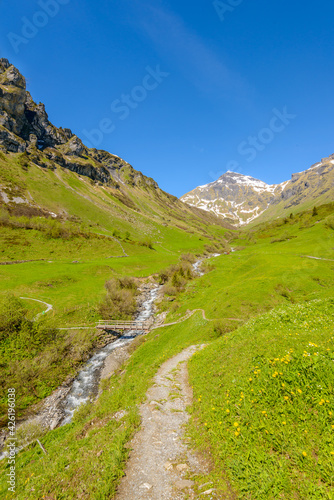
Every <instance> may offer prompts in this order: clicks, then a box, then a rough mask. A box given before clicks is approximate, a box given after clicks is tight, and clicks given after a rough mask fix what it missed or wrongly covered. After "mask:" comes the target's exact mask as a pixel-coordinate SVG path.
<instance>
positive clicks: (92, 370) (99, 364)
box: [61, 287, 159, 425]
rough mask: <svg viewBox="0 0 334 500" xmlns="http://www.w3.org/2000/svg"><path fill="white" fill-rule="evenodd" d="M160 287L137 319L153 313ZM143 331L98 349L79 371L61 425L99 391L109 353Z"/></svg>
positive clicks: (142, 318)
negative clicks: (102, 371) (101, 376)
mask: <svg viewBox="0 0 334 500" xmlns="http://www.w3.org/2000/svg"><path fill="white" fill-rule="evenodd" d="M158 290H159V287H156V288H154V289H153V290H151V291H150V296H149V298H148V299H147V300H145V301H144V302H143V304H142V306H141V311H140V312H139V313H138V315H137V317H136V320H137V321H146V320H148V319H149V318H150V317H151V316H152V315H153V305H154V301H155V300H156V298H157V295H158ZM140 334H141V332H137V331H134V330H132V331H129V332H127V333H126V334H124V335H122V336H121V337H120V338H119V339H117V340H116V341H115V342H112V343H111V344H108V345H107V346H105V347H103V348H102V349H100V350H99V351H97V352H96V353H95V354H94V355H93V356H92V357H91V358H90V360H89V361H88V362H87V363H86V364H85V366H84V367H83V369H82V370H81V371H80V372H79V374H78V376H77V377H76V379H75V380H74V382H73V385H72V388H71V390H70V392H69V393H68V395H67V398H66V400H65V404H64V414H65V417H64V419H63V421H62V423H61V425H65V424H68V423H70V422H71V420H72V417H73V413H74V412H75V410H76V409H77V408H78V407H79V406H80V405H82V404H84V403H86V402H87V401H89V400H90V399H91V397H92V396H96V395H97V392H98V387H99V382H100V374H101V370H102V368H103V365H104V361H105V359H106V358H107V357H108V356H109V354H110V353H111V352H112V351H114V350H115V349H118V348H119V347H123V346H124V345H126V344H128V343H130V342H132V340H133V339H134V338H136V337H137V335H140Z"/></svg>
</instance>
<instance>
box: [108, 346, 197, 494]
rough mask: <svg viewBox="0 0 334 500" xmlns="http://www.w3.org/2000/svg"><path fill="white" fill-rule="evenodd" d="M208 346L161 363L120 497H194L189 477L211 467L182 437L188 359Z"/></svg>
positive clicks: (188, 392) (189, 393) (187, 395)
mask: <svg viewBox="0 0 334 500" xmlns="http://www.w3.org/2000/svg"><path fill="white" fill-rule="evenodd" d="M203 347H205V346H204V345H202V346H191V347H188V348H187V349H185V350H184V351H182V352H181V353H179V354H178V355H176V356H174V357H173V358H171V359H169V360H168V361H166V362H165V363H164V364H163V365H162V366H161V367H160V369H159V371H158V373H157V375H156V376H155V379H154V382H155V383H154V385H153V386H152V387H151V388H150V389H149V390H148V392H147V402H146V403H144V404H142V405H141V407H140V414H141V418H142V426H141V430H140V431H139V432H138V433H137V434H136V435H135V437H134V439H133V440H132V442H131V443H130V445H131V448H132V451H131V453H130V458H129V461H128V463H127V468H126V475H125V476H124V477H123V479H122V480H121V484H120V486H119V489H118V493H117V494H116V497H115V499H116V500H130V499H136V500H137V499H146V500H162V499H164V500H179V499H180V500H181V499H184V498H186V496H185V495H190V498H193V495H194V493H193V491H192V487H193V485H194V482H193V481H191V480H189V479H186V478H184V476H185V475H187V474H188V473H190V474H191V473H198V474H199V473H205V472H206V471H205V470H203V469H204V466H203V464H201V463H200V462H199V460H198V458H196V456H194V455H193V454H192V453H191V452H190V450H189V449H188V448H187V445H186V444H185V442H184V440H183V426H184V424H185V423H186V422H187V421H188V419H189V415H188V413H187V411H186V408H187V406H189V405H190V404H191V401H192V390H191V387H190V386H189V383H188V370H187V365H186V362H187V361H188V360H189V359H190V358H191V357H192V356H193V354H194V353H195V352H196V351H197V350H199V349H201V348H203ZM187 498H189V496H188V497H187Z"/></svg>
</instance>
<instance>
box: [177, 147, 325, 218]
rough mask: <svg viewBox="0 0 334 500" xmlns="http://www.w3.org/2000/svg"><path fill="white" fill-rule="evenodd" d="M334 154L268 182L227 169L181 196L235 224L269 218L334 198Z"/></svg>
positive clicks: (195, 205)
mask: <svg viewBox="0 0 334 500" xmlns="http://www.w3.org/2000/svg"><path fill="white" fill-rule="evenodd" d="M333 195H334V155H332V156H330V157H328V158H323V159H322V160H321V162H319V163H317V164H315V165H313V166H312V167H310V168H309V169H308V170H305V171H303V172H300V173H297V174H293V175H292V177H291V179H290V180H289V181H286V182H283V183H282V184H274V185H268V184H266V183H265V182H262V181H260V180H258V179H254V178H253V177H250V176H246V175H242V174H238V173H236V172H226V173H225V174H224V175H222V176H221V177H219V179H218V180H216V181H214V182H211V183H210V184H206V185H204V186H199V187H197V188H196V189H194V190H193V191H190V192H189V193H187V194H185V195H184V196H182V197H181V200H182V201H183V202H184V203H187V204H189V205H191V206H194V207H198V208H201V209H202V210H206V211H210V212H213V213H214V214H216V215H218V216H220V217H223V218H224V219H225V220H227V221H229V222H230V223H232V224H236V225H239V226H241V225H245V224H249V223H250V222H252V221H253V220H255V219H258V218H259V221H260V220H264V219H268V218H271V217H275V216H276V217H278V216H282V215H284V214H285V213H287V212H289V211H290V212H294V211H295V209H296V208H297V207H298V209H299V210H301V209H304V208H305V209H306V208H309V206H311V205H316V204H322V203H326V202H330V201H333Z"/></svg>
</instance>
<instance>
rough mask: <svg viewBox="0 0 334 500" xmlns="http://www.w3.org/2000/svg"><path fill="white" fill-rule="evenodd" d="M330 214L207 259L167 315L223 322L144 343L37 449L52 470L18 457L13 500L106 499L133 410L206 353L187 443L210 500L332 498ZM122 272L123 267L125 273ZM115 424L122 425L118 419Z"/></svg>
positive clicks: (308, 217)
mask: <svg viewBox="0 0 334 500" xmlns="http://www.w3.org/2000/svg"><path fill="white" fill-rule="evenodd" d="M332 213H333V207H332V206H331V205H327V206H324V207H319V209H318V213H317V214H315V215H313V214H312V212H310V213H304V214H300V216H298V217H295V218H293V219H289V220H286V221H285V220H281V221H276V222H275V223H271V224H267V225H263V226H261V227H259V228H258V229H257V231H255V230H252V231H248V232H240V233H239V235H238V239H234V241H233V242H231V243H232V246H233V245H235V246H236V247H237V248H238V250H237V251H236V252H235V253H231V254H230V255H222V256H220V257H217V258H213V259H211V260H210V261H209V267H208V270H209V272H208V273H207V274H206V275H204V276H202V277H201V278H197V279H196V280H194V281H191V282H190V283H189V285H188V287H187V289H186V291H185V292H183V293H180V294H179V295H178V296H177V298H176V300H174V302H173V306H172V309H173V312H171V313H170V319H176V318H177V317H179V316H181V315H182V314H183V312H185V311H186V310H187V309H194V308H197V307H200V308H203V309H205V311H206V315H207V317H208V318H217V320H218V321H205V320H204V319H203V318H202V317H201V315H200V313H197V314H195V315H194V316H192V317H191V318H190V319H189V320H187V321H185V322H183V323H180V324H178V325H175V326H172V327H167V328H163V329H160V330H155V331H153V332H151V333H150V334H149V335H148V336H146V337H145V338H141V339H140V340H138V344H137V348H136V350H135V351H134V353H133V355H132V357H131V358H130V360H129V361H128V362H127V363H126V365H125V367H123V368H122V371H120V372H118V373H117V374H115V375H114V376H113V377H112V378H111V379H110V381H108V382H104V383H103V394H102V396H101V398H100V399H99V401H98V402H97V403H96V404H95V405H87V406H85V407H83V408H82V409H81V410H80V411H79V412H78V413H77V415H76V418H75V421H74V422H73V423H72V424H70V425H68V426H65V427H63V428H60V429H57V430H55V431H52V432H50V433H48V434H47V435H46V436H45V437H43V438H41V439H42V441H43V444H44V445H45V446H46V448H47V450H48V455H47V456H45V455H43V453H42V451H41V450H40V449H39V448H37V447H36V446H35V445H31V446H30V448H29V449H27V450H26V451H25V452H22V453H20V454H19V456H18V473H19V476H20V486H19V490H18V493H17V498H18V499H21V498H22V499H23V498H25V499H26V498H36V491H38V492H40V493H39V495H40V496H39V497H38V498H42V497H43V495H45V496H47V495H50V494H51V495H53V496H54V497H55V498H69V499H70V498H73V497H74V496H76V497H77V496H81V498H92V497H94V498H101V499H104V498H105V499H107V498H110V497H112V495H113V493H114V491H115V488H116V487H117V482H118V480H119V478H120V477H121V475H122V471H123V469H124V464H125V460H126V457H127V455H128V449H127V447H126V443H127V442H128V440H129V439H130V437H131V436H132V435H133V433H134V432H135V431H136V430H137V429H138V425H139V418H138V408H137V405H138V403H140V402H141V401H143V400H144V399H145V393H146V390H147V388H148V386H149V385H150V383H151V381H152V378H153V376H154V374H155V373H156V370H157V368H158V367H159V366H160V364H161V363H162V362H163V361H164V360H166V359H168V358H169V357H171V356H172V355H174V354H176V353H177V352H180V351H181V350H182V349H183V348H185V347H187V346H189V345H191V344H195V343H199V342H205V343H207V344H208V347H207V348H206V349H204V350H203V351H201V352H200V353H198V354H196V355H195V357H194V358H193V360H192V361H191V363H190V381H191V384H192V386H193V388H194V394H195V400H194V405H193V407H192V408H191V413H192V418H191V422H190V424H189V426H188V433H189V436H190V437H191V439H192V443H193V446H195V447H197V448H199V449H200V450H201V451H202V453H203V455H204V456H205V457H206V458H207V459H208V460H209V461H210V463H211V472H210V474H209V476H205V477H198V478H197V483H198V485H200V484H204V483H207V482H208V481H212V482H213V485H214V487H215V488H216V489H217V497H218V498H249V499H265V498H266V499H267V498H268V499H277V498H286V499H295V498H296V499H305V498H319V499H320V498H328V499H330V498H332V496H333V486H332V480H333V472H334V471H333V458H332V457H333V456H334V455H333V454H334V442H333V438H332V435H333V434H332V431H333V430H332V424H333V425H334V422H333V421H332V417H333V415H332V413H334V411H333V410H334V408H333V366H332V365H333V361H332V359H333V349H334V346H333V307H334V304H333V278H332V275H333V273H332V270H333V266H334V258H333V247H334V245H333V236H334V231H333V227H334V224H333V215H332ZM143 249H144V251H146V252H148V250H147V249H145V248H144V247H143ZM306 256H309V257H319V258H320V257H321V258H324V259H327V260H316V259H311V258H308V257H306ZM126 261H127V259H117V262H118V263H119V266H121V267H119V268H118V271H119V272H120V273H121V272H123V273H124V271H125V269H126V265H125V263H126ZM36 265H39V263H36ZM210 265H212V266H214V269H212V270H211V271H210ZM68 266H70V265H69V264H68ZM122 266H124V267H122ZM8 267H15V266H8ZM133 269H134V267H133ZM128 270H129V269H128ZM175 304H177V306H176V307H175ZM266 310H267V311H270V312H265V311H266ZM263 312H265V313H264V314H262V313H263ZM232 317H235V318H238V319H240V320H242V322H244V325H243V326H241V327H240V328H238V324H241V323H242V322H240V323H238V322H233V321H230V320H227V319H226V318H232ZM134 347H135V346H134ZM124 368H125V370H124ZM120 410H125V413H124V416H123V417H122V418H121V419H120V420H116V419H113V418H112V416H113V415H115V413H116V412H118V411H120ZM106 443H107V444H106ZM59 449H62V450H66V453H61V454H59ZM3 467H4V463H2V464H0V468H3ZM88 478H89V479H88ZM27 485H28V486H27ZM1 488H2V490H0V491H2V495H3V497H4V498H6V492H5V483H1ZM331 495H332V496H331Z"/></svg>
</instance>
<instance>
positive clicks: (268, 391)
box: [189, 299, 334, 500]
mask: <svg viewBox="0 0 334 500" xmlns="http://www.w3.org/2000/svg"><path fill="white" fill-rule="evenodd" d="M333 313H334V299H327V300H325V301H321V300H315V301H312V302H309V303H308V304H303V305H300V304H296V305H290V306H286V307H284V308H277V309H274V310H273V311H271V312H270V313H267V314H265V315H263V316H261V317H260V318H257V319H254V320H251V321H249V322H248V323H247V324H246V325H245V326H244V327H242V328H240V329H238V330H237V331H235V332H233V333H230V334H228V335H226V336H224V337H223V338H222V339H220V340H219V341H217V342H214V343H213V344H212V345H210V346H209V347H207V348H206V349H205V350H204V351H203V352H199V353H197V354H196V355H195V356H194V357H193V358H192V360H191V361H190V381H191V384H192V385H193V387H194V397H195V401H194V406H193V409H192V420H191V424H190V428H189V433H190V435H191V437H192V439H193V443H195V444H196V446H197V447H200V448H202V449H204V450H207V449H208V447H209V449H210V453H211V457H212V459H213V461H214V464H215V469H214V472H213V473H212V478H208V480H210V479H211V480H213V481H214V482H215V486H217V487H218V489H219V488H222V491H223V492H224V491H226V484H227V483H229V484H230V486H231V488H232V490H233V491H234V492H235V494H236V495H237V498H245V499H246V498H249V499H268V500H269V499H273V500H274V499H275V500H276V499H278V498H294V499H301V500H302V499H303V500H304V499H306V498H317V499H325V498H328V499H331V498H333V494H334V487H333V486H334V485H333V480H334V434H333V429H334V395H333V381H334V364H333V359H334V333H333V331H334V319H333ZM221 471H224V474H225V479H223V480H222V479H221V478H219V475H221V474H220V472H221Z"/></svg>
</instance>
